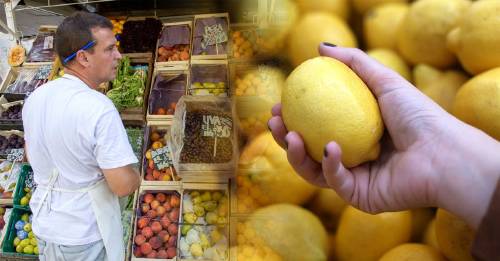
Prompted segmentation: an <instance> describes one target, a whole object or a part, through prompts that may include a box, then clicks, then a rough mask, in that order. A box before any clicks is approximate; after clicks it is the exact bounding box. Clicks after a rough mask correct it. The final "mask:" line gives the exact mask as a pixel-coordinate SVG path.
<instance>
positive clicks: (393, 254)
mask: <svg viewBox="0 0 500 261" xmlns="http://www.w3.org/2000/svg"><path fill="white" fill-rule="evenodd" d="M400 260H405V261H421V260H425V261H446V259H445V258H444V257H443V255H441V253H439V252H438V251H437V250H436V249H435V248H433V247H430V246H426V245H424V244H416V243H407V244H402V245H399V246H397V247H395V248H393V249H391V250H390V251H389V252H387V253H385V254H384V255H383V256H382V257H381V258H380V259H379V261H400Z"/></svg>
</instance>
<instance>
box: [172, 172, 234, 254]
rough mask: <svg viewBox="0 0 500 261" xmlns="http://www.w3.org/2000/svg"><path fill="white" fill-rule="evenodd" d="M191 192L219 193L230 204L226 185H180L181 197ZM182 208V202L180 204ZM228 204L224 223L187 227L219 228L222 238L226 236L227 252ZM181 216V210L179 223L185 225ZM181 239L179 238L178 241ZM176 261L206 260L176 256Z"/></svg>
mask: <svg viewBox="0 0 500 261" xmlns="http://www.w3.org/2000/svg"><path fill="white" fill-rule="evenodd" d="M191 191H200V192H203V191H221V192H223V193H224V195H225V196H226V197H227V200H228V203H229V202H230V193H229V189H228V184H227V183H221V184H206V183H196V182H194V183H190V182H184V183H183V185H182V192H183V194H182V195H183V196H184V194H185V193H188V192H191ZM181 205H183V206H184V202H183V203H182V204H181ZM230 213H231V211H230V204H228V210H227V216H226V223H221V224H213V225H208V224H188V225H192V226H200V227H219V228H221V227H222V229H221V230H223V231H224V233H223V234H224V236H226V238H227V240H228V245H227V248H228V249H227V250H228V252H229V247H230V245H229V241H230V235H229V230H230ZM183 215H184V211H183V209H182V211H181V223H182V224H183V225H184V224H187V223H185V222H184V221H183ZM181 229H182V226H181ZM181 238H182V236H181V237H179V240H180V239H181ZM177 259H178V260H183V261H195V260H208V259H203V258H201V259H194V258H182V256H180V255H178V257H177Z"/></svg>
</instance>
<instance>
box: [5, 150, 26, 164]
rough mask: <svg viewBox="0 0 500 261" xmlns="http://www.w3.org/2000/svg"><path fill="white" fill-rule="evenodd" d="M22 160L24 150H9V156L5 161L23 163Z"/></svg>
mask: <svg viewBox="0 0 500 261" xmlns="http://www.w3.org/2000/svg"><path fill="white" fill-rule="evenodd" d="M23 159H24V149H11V150H10V152H9V154H8V155H7V160H8V161H11V162H14V161H23Z"/></svg>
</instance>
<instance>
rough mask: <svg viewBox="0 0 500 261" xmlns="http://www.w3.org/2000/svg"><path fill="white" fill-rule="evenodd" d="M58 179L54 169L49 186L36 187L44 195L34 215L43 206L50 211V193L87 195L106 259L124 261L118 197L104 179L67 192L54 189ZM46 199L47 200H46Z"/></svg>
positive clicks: (61, 189)
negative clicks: (43, 190) (43, 191)
mask: <svg viewBox="0 0 500 261" xmlns="http://www.w3.org/2000/svg"><path fill="white" fill-rule="evenodd" d="M58 177H59V172H58V171H57V170H56V169H54V170H53V172H52V174H51V175H50V179H49V184H48V186H47V187H44V186H38V187H37V189H45V193H44V194H43V196H42V198H41V202H40V204H39V205H38V208H37V210H36V212H35V213H37V214H38V213H40V209H41V208H42V206H43V205H44V204H47V207H48V208H49V210H50V202H51V199H50V196H51V192H52V191H59V192H67V193H88V195H89V197H90V200H91V202H92V210H93V211H94V214H95V218H96V221H97V227H98V228H99V232H100V233H101V237H102V241H103V243H104V248H105V249H106V257H107V260H109V261H121V260H125V248H124V246H123V240H122V238H123V227H122V220H121V212H120V204H119V202H118V197H117V196H116V195H115V194H113V192H111V190H110V189H109V187H108V184H107V183H106V180H105V179H102V180H101V181H99V182H97V183H96V184H94V185H92V186H89V187H86V188H81V189H77V190H67V189H63V188H54V184H55V182H56V180H57V178H58ZM47 199H48V200H47Z"/></svg>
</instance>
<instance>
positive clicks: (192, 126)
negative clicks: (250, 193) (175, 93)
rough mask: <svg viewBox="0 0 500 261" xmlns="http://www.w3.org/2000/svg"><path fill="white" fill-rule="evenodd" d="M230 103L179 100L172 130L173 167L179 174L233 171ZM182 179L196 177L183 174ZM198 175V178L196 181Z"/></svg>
mask: <svg viewBox="0 0 500 261" xmlns="http://www.w3.org/2000/svg"><path fill="white" fill-rule="evenodd" d="M233 119H234V112H233V105H232V104H231V100H230V99H227V98H219V97H213V96H197V97H194V96H182V97H181V99H180V100H179V103H178V106H177V111H176V112H175V116H174V120H173V124H172V127H171V135H172V136H171V141H172V142H171V148H172V154H173V163H174V166H175V169H176V170H178V171H181V173H182V171H204V172H205V173H203V172H201V173H203V174H202V175H207V176H208V175H210V174H212V173H213V172H212V173H211V172H210V171H216V172H215V173H214V174H217V173H221V172H224V171H226V172H229V171H234V167H235V164H236V162H237V155H238V154H237V141H236V129H235V125H234V121H233ZM184 174H185V175H196V173H193V172H187V173H186V172H185V173H184ZM199 175H200V174H198V178H199Z"/></svg>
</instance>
